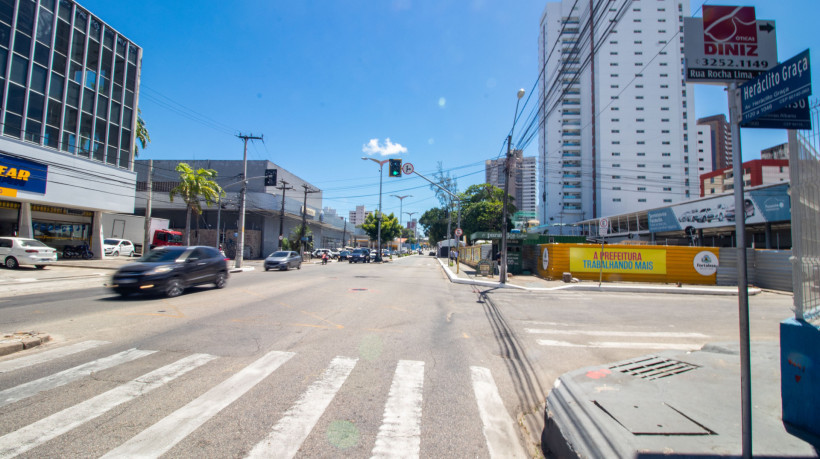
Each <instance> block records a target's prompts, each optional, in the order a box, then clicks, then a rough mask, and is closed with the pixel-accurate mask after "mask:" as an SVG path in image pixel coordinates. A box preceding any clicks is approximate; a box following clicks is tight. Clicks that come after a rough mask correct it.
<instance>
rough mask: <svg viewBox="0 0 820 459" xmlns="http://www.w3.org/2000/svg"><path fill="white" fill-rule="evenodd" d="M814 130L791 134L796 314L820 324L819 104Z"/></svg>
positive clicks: (814, 107)
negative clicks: (817, 321) (819, 321)
mask: <svg viewBox="0 0 820 459" xmlns="http://www.w3.org/2000/svg"><path fill="white" fill-rule="evenodd" d="M810 111H811V129H810V130H802V131H794V130H792V131H789V166H790V167H789V174H790V179H791V204H792V253H793V255H794V258H793V259H792V262H793V266H794V270H793V273H794V274H793V282H794V310H795V311H794V312H795V317H796V318H797V319H805V320H810V321H816V320H820V154H818V151H820V102H818V101H817V100H813V101H812V102H811V105H810Z"/></svg>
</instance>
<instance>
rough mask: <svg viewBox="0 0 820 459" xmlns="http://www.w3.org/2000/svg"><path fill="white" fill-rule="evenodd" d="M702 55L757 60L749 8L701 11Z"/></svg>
mask: <svg viewBox="0 0 820 459" xmlns="http://www.w3.org/2000/svg"><path fill="white" fill-rule="evenodd" d="M703 48H704V49H703V52H704V53H705V54H706V55H722V56H757V20H756V19H755V9H754V7H753V6H715V5H704V7H703Z"/></svg>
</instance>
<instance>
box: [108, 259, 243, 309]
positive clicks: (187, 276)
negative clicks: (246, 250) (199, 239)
mask: <svg viewBox="0 0 820 459" xmlns="http://www.w3.org/2000/svg"><path fill="white" fill-rule="evenodd" d="M227 280H228V263H227V262H226V261H225V258H224V257H223V256H222V254H220V253H219V250H217V249H215V248H213V247H206V246H191V247H184V246H166V247H158V248H156V249H154V250H152V251H150V252H148V254H146V255H145V256H143V257H142V258H140V259H139V261H137V262H136V263H129V264H127V265H125V266H123V267H121V268H120V269H118V270H117V272H116V273H114V276H113V277H112V278H111V288H112V289H113V290H114V291H115V292H117V293H119V294H120V295H128V294H131V293H163V294H165V295H166V296H168V297H175V296H179V295H181V294H182V292H183V291H184V290H185V289H186V288H188V287H190V286H192V285H197V284H208V283H213V284H214V285H215V286H216V288H224V287H225V285H226V283H227Z"/></svg>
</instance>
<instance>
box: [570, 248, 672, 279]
mask: <svg viewBox="0 0 820 459" xmlns="http://www.w3.org/2000/svg"><path fill="white" fill-rule="evenodd" d="M602 264H603V271H604V272H605V273H624V274H626V273H629V274H666V250H663V249H626V248H613V249H610V248H608V247H604V251H603V253H602V252H601V249H600V248H595V249H593V248H591V247H577V248H575V247H573V248H570V249H569V269H570V271H571V272H598V271H600V270H601V265H602Z"/></svg>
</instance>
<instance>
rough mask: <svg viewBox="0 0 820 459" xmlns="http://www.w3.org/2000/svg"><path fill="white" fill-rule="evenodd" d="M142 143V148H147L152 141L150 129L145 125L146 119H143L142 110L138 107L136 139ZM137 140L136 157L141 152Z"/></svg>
mask: <svg viewBox="0 0 820 459" xmlns="http://www.w3.org/2000/svg"><path fill="white" fill-rule="evenodd" d="M135 140H136V141H137V142H139V144H140V145H142V149H143V150H145V147H146V146H147V145H148V144H149V143H151V135H150V134H149V133H148V129H147V128H146V127H145V121H143V119H142V110H140V109H139V108H138V109H137V138H136V139H135ZM137 142H134V157H135V158H136V157H137V156H139V154H140V147H139V146H138V145H137Z"/></svg>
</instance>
